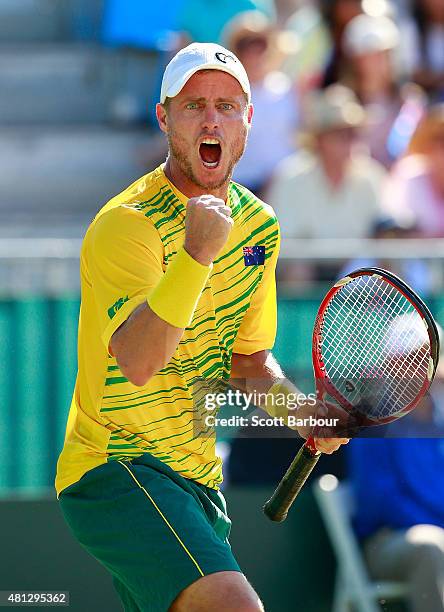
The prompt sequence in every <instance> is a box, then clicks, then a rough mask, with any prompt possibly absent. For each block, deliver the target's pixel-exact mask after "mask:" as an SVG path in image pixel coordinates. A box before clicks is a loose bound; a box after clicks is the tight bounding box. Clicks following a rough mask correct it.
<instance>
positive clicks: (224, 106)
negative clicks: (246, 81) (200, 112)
mask: <svg viewBox="0 0 444 612" xmlns="http://www.w3.org/2000/svg"><path fill="white" fill-rule="evenodd" d="M220 108H221V109H222V110H231V109H232V108H233V105H232V104H230V103H229V102H224V103H223V104H221V105H220Z"/></svg>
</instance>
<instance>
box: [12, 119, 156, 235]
mask: <svg viewBox="0 0 444 612" xmlns="http://www.w3.org/2000/svg"><path fill="white" fill-rule="evenodd" d="M150 136H151V134H150V133H149V132H148V131H146V130H140V129H139V130H137V131H132V130H131V131H128V130H113V129H106V128H98V127H96V128H95V129H92V128H91V127H89V126H85V127H84V128H79V127H76V128H74V129H73V128H71V129H69V128H63V129H54V128H52V129H49V130H48V129H41V128H39V129H37V128H36V129H22V130H18V129H11V130H3V132H2V138H1V139H0V167H1V168H2V172H1V173H0V193H1V199H0V225H2V218H4V217H6V218H8V219H9V220H10V222H11V220H13V219H14V218H15V219H19V220H20V222H24V221H27V223H28V225H29V226H31V227H32V226H33V227H34V229H36V228H37V227H38V226H39V225H40V226H42V225H45V224H49V225H57V224H63V221H64V219H67V220H69V221H72V219H75V218H77V219H78V220H79V224H85V223H89V222H90V221H91V219H92V217H93V216H94V215H95V213H96V212H97V210H98V209H99V208H100V207H101V206H102V205H103V204H104V203H105V202H106V201H107V200H108V199H109V198H110V197H112V196H113V195H115V194H117V193H118V192H120V191H122V189H124V188H125V187H127V186H128V185H129V184H130V183H132V182H133V181H134V180H136V179H137V178H139V177H140V176H142V175H143V174H145V173H146V172H148V171H149V170H151V169H152V167H149V165H150V161H149V159H148V155H150V154H152V148H153V145H152V140H151V139H150ZM162 142H163V139H162ZM162 153H163V152H162ZM152 163H154V162H152Z"/></svg>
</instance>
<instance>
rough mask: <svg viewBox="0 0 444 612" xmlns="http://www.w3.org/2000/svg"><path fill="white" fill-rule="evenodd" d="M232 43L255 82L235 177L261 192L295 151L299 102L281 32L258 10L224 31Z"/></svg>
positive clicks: (257, 193)
mask: <svg viewBox="0 0 444 612" xmlns="http://www.w3.org/2000/svg"><path fill="white" fill-rule="evenodd" d="M224 37H225V43H226V46H227V47H228V48H229V49H231V50H232V51H233V52H234V53H235V54H236V55H237V57H238V58H239V59H240V61H241V62H242V63H243V65H244V66H245V69H246V71H247V74H248V77H249V79H250V84H251V95H252V102H253V106H254V115H253V124H252V128H251V131H250V135H249V138H248V143H247V147H246V150H245V153H244V155H243V157H242V158H241V160H240V161H239V163H238V165H237V167H236V170H235V173H234V180H236V181H239V182H240V183H242V185H245V186H246V187H248V189H251V191H253V192H254V193H255V194H256V195H257V196H259V197H261V195H262V193H263V190H264V187H265V186H266V184H267V182H268V181H269V179H270V177H271V175H272V173H273V171H274V170H275V168H276V166H277V164H278V163H279V162H280V161H282V159H284V158H285V157H287V156H288V155H290V153H292V152H294V150H295V142H296V128H297V123H298V103H297V102H298V101H297V94H296V91H295V89H294V88H293V87H292V84H291V82H290V80H289V78H288V77H287V76H286V75H284V74H283V73H282V72H280V71H278V70H276V68H277V67H278V66H279V64H280V63H281V61H282V54H283V53H284V52H285V51H281V49H282V46H281V33H280V32H278V31H277V30H276V29H275V28H274V27H273V26H272V24H271V22H270V20H269V19H268V18H267V17H266V16H265V15H264V14H263V13H259V12H258V11H249V12H245V13H242V14H241V15H239V16H237V17H235V18H234V19H233V20H232V21H231V22H229V24H228V25H227V27H226V29H225V30H224Z"/></svg>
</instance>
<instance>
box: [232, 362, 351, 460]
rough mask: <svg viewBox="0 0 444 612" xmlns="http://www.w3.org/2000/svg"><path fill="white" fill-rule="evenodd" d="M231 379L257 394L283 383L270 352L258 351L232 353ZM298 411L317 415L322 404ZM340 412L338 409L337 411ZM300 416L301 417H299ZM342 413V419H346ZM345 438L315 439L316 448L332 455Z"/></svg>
mask: <svg viewBox="0 0 444 612" xmlns="http://www.w3.org/2000/svg"><path fill="white" fill-rule="evenodd" d="M231 378H232V379H233V384H234V386H241V387H242V388H243V389H244V390H245V391H248V392H254V391H256V392H257V393H267V392H269V390H270V388H271V387H272V386H273V385H274V384H275V383H277V382H279V381H283V380H284V379H285V375H284V373H283V372H282V369H281V367H280V365H279V364H278V362H277V361H276V359H275V358H274V357H273V355H272V354H271V352H270V351H259V352H257V353H253V354H252V355H240V354H239V353H233V355H232V359H231ZM286 386H287V387H288V388H291V390H292V391H293V392H294V393H296V394H298V393H300V391H299V389H297V387H296V386H294V385H293V384H292V383H291V382H290V381H288V380H286ZM299 410H301V411H302V412H304V414H305V413H307V414H314V415H316V414H319V411H320V410H321V411H324V410H325V409H324V407H323V405H322V404H319V403H318V404H317V405H315V406H313V405H311V404H308V403H307V404H306V405H300V407H299ZM339 410H340V409H339ZM301 416H302V415H301ZM346 416H347V415H346V413H345V412H344V417H345V418H346ZM298 432H299V434H300V435H301V436H302V437H304V438H306V437H308V435H310V433H309V432H307V431H305V430H304V429H302V430H301V429H300V428H299V429H298ZM347 442H348V439H347V438H315V443H316V447H317V449H318V450H319V451H321V452H322V453H328V454H330V453H333V452H334V451H336V450H337V449H338V448H339V447H340V446H341V445H342V444H347Z"/></svg>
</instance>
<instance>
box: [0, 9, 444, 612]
mask: <svg viewBox="0 0 444 612" xmlns="http://www.w3.org/2000/svg"><path fill="white" fill-rule="evenodd" d="M191 41H199V42H218V43H221V44H223V45H224V46H225V47H227V48H228V49H230V50H231V51H233V52H234V53H235V54H236V55H237V56H238V57H239V58H240V60H241V61H242V62H243V64H244V65H245V68H246V70H247V73H248V75H249V78H250V81H251V85H252V101H253V104H254V107H255V112H254V119H253V127H252V130H251V133H250V137H249V141H248V144H247V149H246V152H245V155H244V157H243V158H242V160H241V161H240V163H239V164H238V166H237V168H236V170H235V174H234V180H236V181H239V182H240V183H242V184H244V185H245V186H247V187H248V188H249V189H251V190H252V191H253V192H254V193H255V194H256V195H257V196H258V197H261V198H263V199H264V200H265V201H267V202H268V203H269V204H271V205H272V206H273V207H274V209H275V210H276V213H277V216H278V218H279V221H280V224H281V231H282V236H283V245H282V254H281V258H280V264H279V268H278V281H279V285H278V290H279V333H278V339H277V343H276V348H275V353H276V355H277V357H278V359H279V360H280V361H281V363H282V364H283V366H284V367H285V368H286V371H287V372H288V373H289V374H290V375H293V376H294V377H295V378H296V379H298V380H299V381H301V380H302V381H305V383H304V382H303V383H302V385H303V386H304V384H305V386H306V389H307V390H309V388H310V385H311V384H312V381H311V378H310V377H311V366H310V361H311V356H310V350H311V349H310V345H311V329H312V325H313V320H314V316H315V313H316V310H317V306H318V304H319V300H320V298H321V297H322V295H323V292H324V291H325V289H326V287H327V286H328V284H329V283H331V282H332V280H334V279H336V278H337V277H338V276H339V275H341V274H344V273H346V272H347V271H348V270H351V269H353V268H357V267H359V266H361V265H365V266H368V265H379V266H382V267H386V268H388V269H390V270H392V271H394V272H395V273H398V274H399V275H400V276H401V277H403V278H404V279H405V280H406V281H407V282H408V283H410V284H411V285H412V286H413V287H414V288H415V289H416V290H417V291H419V292H420V294H421V295H423V297H425V298H426V299H427V301H428V303H429V305H430V306H431V308H432V310H433V312H434V314H435V316H436V318H437V320H438V322H441V324H443V323H444V275H443V272H444V268H443V258H444V244H443V241H442V239H443V238H444V1H443V0H274V1H273V0H169V2H168V4H167V6H166V5H164V4H162V3H157V2H156V3H155V2H147V1H146V0H63V1H62V0H0V92H1V94H0V294H1V295H0V341H1V346H2V348H3V353H2V359H3V364H2V365H3V367H2V368H1V369H0V494H1V495H2V496H3V497H4V498H7V497H8V496H11V495H12V494H16V493H17V492H24V493H26V492H28V493H30V492H33V493H34V494H35V493H37V494H40V493H39V492H42V491H45V490H47V488H48V487H51V486H52V480H53V475H54V468H55V461H56V457H57V454H58V452H59V450H60V447H61V443H62V439H63V435H64V429H65V422H66V415H67V410H68V405H69V400H70V395H71V393H72V389H73V385H74V379H75V372H76V331H77V316H78V306H79V273H78V253H79V249H80V243H81V239H82V237H83V234H84V232H85V230H86V228H87V226H88V224H89V222H90V221H91V219H92V218H93V217H94V215H95V213H96V211H97V210H98V209H99V208H100V207H101V206H102V205H103V204H104V203H105V202H106V201H107V200H108V199H109V198H110V197H112V196H113V195H115V194H116V193H118V192H120V191H121V190H122V189H123V188H124V187H126V186H127V185H128V184H130V183H131V182H133V181H134V180H136V179H137V178H138V177H140V176H141V175H143V174H145V173H147V172H149V171H151V170H152V169H154V168H155V167H156V166H157V165H158V164H159V163H161V162H162V161H164V159H165V156H166V153H167V148H166V142H165V139H164V137H163V135H162V134H161V133H160V131H159V130H158V128H157V125H156V121H155V115H154V107H155V103H156V102H157V101H158V97H159V91H160V82H161V78H162V74H163V70H164V67H165V65H166V64H167V62H168V61H169V59H170V58H171V57H172V56H173V55H174V53H175V52H176V51H177V50H178V49H179V48H181V47H182V46H184V45H185V44H187V43H188V42H191ZM111 246H112V245H111ZM440 376H441V374H440ZM442 378H443V379H444V373H443V374H442ZM440 393H441V395H440ZM440 393H436V397H435V399H434V400H433V402H432V403H433V405H434V409H436V410H438V409H439V410H441V412H442V410H443V409H444V401H443V400H442V392H440ZM432 412H433V411H432ZM430 414H431V413H430ZM430 418H431V419H432V416H431V417H430ZM433 418H434V417H433ZM441 422H444V421H441ZM294 448H295V447H294V441H293V440H268V441H263V440H260V441H258V440H241V441H240V442H235V443H232V441H230V440H227V441H226V443H225V446H223V445H222V446H221V451H223V452H225V453H226V454H227V455H229V454H230V450H231V458H230V462H229V464H230V470H229V472H228V473H227V477H228V482H230V483H231V484H233V485H236V484H241V485H251V484H252V483H253V484H267V483H268V484H270V483H274V482H275V481H276V479H277V478H278V477H280V475H281V471H282V468H283V465H285V464H286V463H287V462H288V460H289V459H290V458H291V457H292V455H293V454H294ZM356 448H357V447H356ZM409 449H410V450H408V451H406V452H413V451H414V447H409ZM412 449H413V450H412ZM417 451H418V453H420V452H421V451H420V449H419V448H418V449H417ZM357 452H359V451H357ZM440 452H441V451H440ZM442 455H443V452H441V455H439V457H440V458H438V459H436V462H438V463H435V467H436V470H438V467H439V466H441V465H443V466H444V459H443V456H442ZM437 457H438V455H437ZM439 461H441V462H442V463H441V464H440V463H439ZM439 469H441V467H439ZM322 470H323V471H332V472H334V473H336V474H337V475H338V476H340V477H342V476H344V475H345V473H346V468H345V461H344V456H343V453H338V454H337V455H335V456H334V457H333V458H329V459H327V458H326V459H325V461H323V462H322ZM436 473H438V472H436ZM362 478H363V476H362V474H361V482H362ZM435 485H436V486H438V489H439V492H440V495H441V499H443V498H444V492H443V487H442V482H441V481H439V480H438V481H435ZM398 497H399V499H401V497H402V495H400V496H398ZM0 587H1V588H5V585H0ZM282 609H283V608H282ZM289 609H291V608H289ZM306 609H307V610H309V609H311V608H309V607H307V608H306ZM322 609H324V608H322ZM423 609H424V612H428V611H429V608H423ZM313 610H315V611H316V612H319V611H320V610H321V608H318V609H317V608H316V607H314V608H313ZM430 610H431V608H430Z"/></svg>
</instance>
